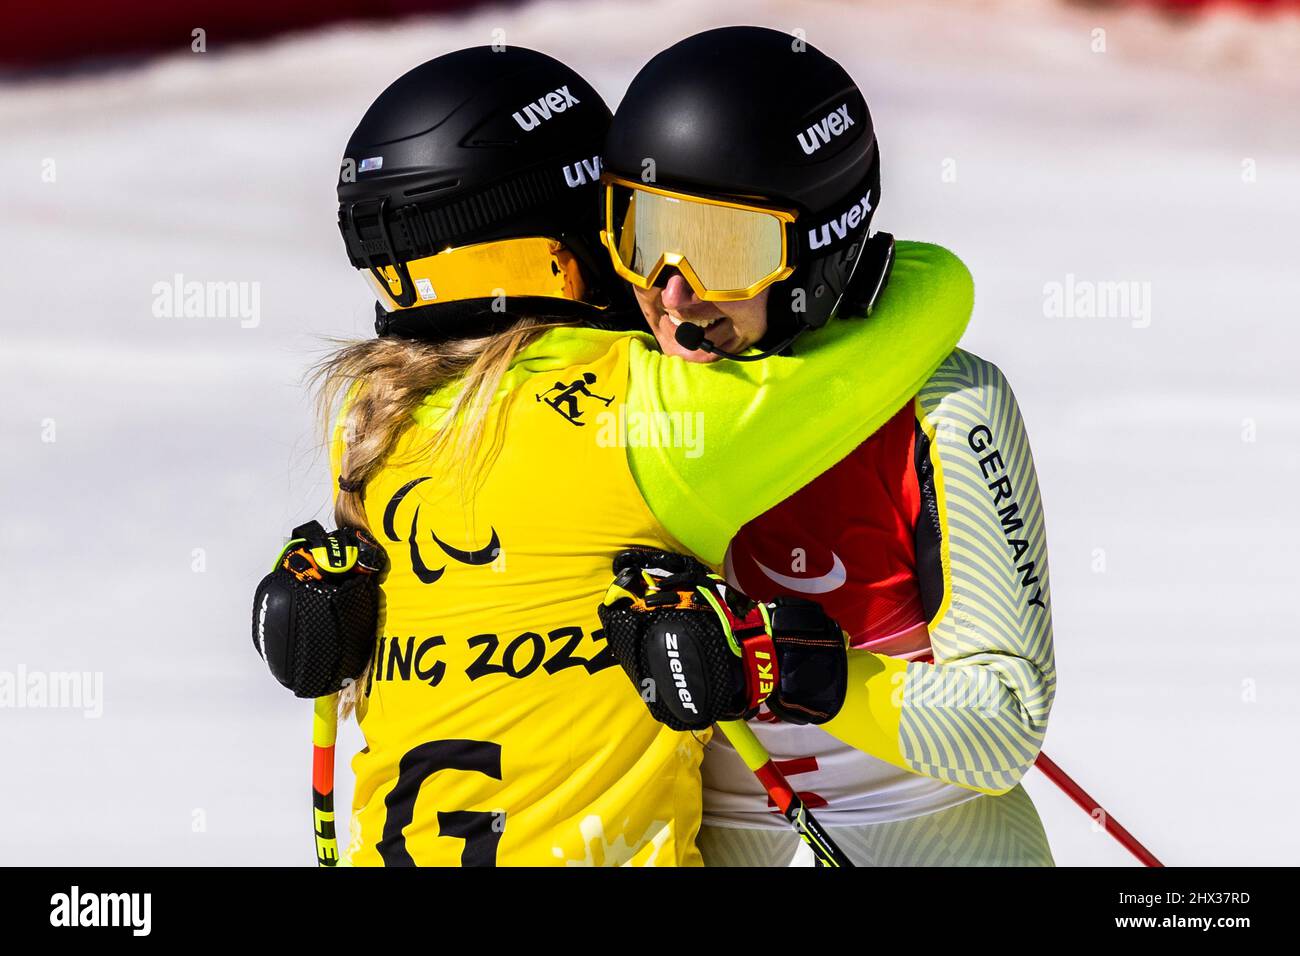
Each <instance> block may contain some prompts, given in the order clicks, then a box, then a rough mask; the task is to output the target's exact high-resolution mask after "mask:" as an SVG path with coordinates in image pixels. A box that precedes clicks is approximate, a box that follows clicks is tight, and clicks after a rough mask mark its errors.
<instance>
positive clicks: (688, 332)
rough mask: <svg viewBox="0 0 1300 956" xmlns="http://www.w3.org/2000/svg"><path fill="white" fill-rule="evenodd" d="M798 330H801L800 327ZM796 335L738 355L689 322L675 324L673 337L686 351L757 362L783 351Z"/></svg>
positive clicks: (737, 360)
mask: <svg viewBox="0 0 1300 956" xmlns="http://www.w3.org/2000/svg"><path fill="white" fill-rule="evenodd" d="M800 331H802V329H801V330H800ZM797 336H798V333H797V332H796V333H795V334H794V335H791V336H790V337H789V338H787V339H785V340H784V341H783V342H778V343H777V344H776V345H773V346H772V347H771V348H766V349H763V351H761V352H759V353H757V354H755V355H738V354H737V353H735V352H728V351H726V350H724V349H720V348H718V347H717V346H716V345H714V344H713V343H712V342H710V341H709V340H708V339H706V338H705V337H704V329H702V328H700V327H699V326H698V325H693V324H692V323H690V322H683V323H682V324H681V325H679V326H677V332H676V333H675V334H674V336H673V337H674V338H675V339H676V340H677V344H678V345H680V346H681V347H682V348H684V349H686V350H687V351H688V352H695V351H697V350H703V351H705V352H708V353H709V354H710V355H720V356H722V357H723V358H729V359H731V360H732V361H735V362H757V361H759V360H760V359H765V358H767V357H768V356H769V355H776V354H777V353H778V352H784V351H785V350H786V349H788V348H789V347H790V346H791V344H792V343H793V342H794V340H795V338H796V337H797Z"/></svg>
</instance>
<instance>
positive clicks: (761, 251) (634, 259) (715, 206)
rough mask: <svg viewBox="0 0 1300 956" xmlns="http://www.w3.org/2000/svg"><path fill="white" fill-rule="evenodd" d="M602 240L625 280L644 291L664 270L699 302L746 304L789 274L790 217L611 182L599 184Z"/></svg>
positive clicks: (779, 212)
mask: <svg viewBox="0 0 1300 956" xmlns="http://www.w3.org/2000/svg"><path fill="white" fill-rule="evenodd" d="M605 188H606V196H605V202H606V230H605V243H606V245H607V246H608V247H609V251H610V254H611V256H612V257H613V259H614V267H615V269H616V270H617V271H618V273H619V274H620V275H622V276H623V277H624V278H625V279H628V280H629V281H631V282H633V283H634V284H636V285H638V286H641V287H642V288H649V287H650V286H651V285H653V284H654V283H655V280H656V279H657V278H658V276H659V273H660V272H661V271H662V270H663V269H664V268H666V267H671V268H675V269H677V270H678V271H680V272H681V273H682V275H683V276H684V277H685V278H686V280H687V281H688V282H689V283H690V284H691V286H692V287H693V288H694V289H695V293H696V294H697V295H698V296H699V297H700V298H702V299H706V300H709V299H712V300H722V299H747V298H750V297H752V296H754V295H757V294H758V293H759V292H761V291H762V290H763V289H764V288H766V287H767V286H768V285H770V284H771V283H773V282H776V281H778V280H779V279H783V278H785V277H786V276H788V275H789V274H790V272H791V271H792V270H791V267H790V265H789V263H788V261H787V260H788V256H787V249H786V233H785V224H786V223H787V222H793V221H794V216H793V214H791V213H787V212H784V211H779V210H765V209H757V208H751V207H745V206H741V205H738V204H730V203H723V202H716V201H706V200H703V199H698V198H695V197H690V196H684V195H680V194H670V193H665V192H664V191H661V190H654V189H652V188H647V187H639V186H631V185H626V184H624V183H621V182H618V181H611V182H608V183H607V184H606V187H605Z"/></svg>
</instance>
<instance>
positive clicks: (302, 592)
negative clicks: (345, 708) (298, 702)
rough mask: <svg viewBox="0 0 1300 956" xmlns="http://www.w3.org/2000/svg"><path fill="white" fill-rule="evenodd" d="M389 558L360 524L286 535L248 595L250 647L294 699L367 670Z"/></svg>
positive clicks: (321, 692) (314, 526) (319, 693)
mask: <svg viewBox="0 0 1300 956" xmlns="http://www.w3.org/2000/svg"><path fill="white" fill-rule="evenodd" d="M387 567H388V556H387V555H386V554H385V553H384V550H383V548H381V547H380V546H379V544H378V543H377V542H376V541H375V539H374V538H372V537H371V536H370V535H369V534H367V533H366V532H365V531H363V530H361V529H359V528H358V529H354V528H340V529H339V530H337V531H331V532H329V533H328V534H326V532H325V529H323V528H322V527H321V526H320V524H319V522H316V521H309V522H308V523H307V524H304V525H300V526H299V527H297V528H294V529H293V534H292V540H290V541H289V543H288V544H287V545H285V547H284V550H282V551H281V552H280V556H279V557H278V558H276V561H275V567H274V569H273V570H272V571H271V573H270V574H268V575H267V576H266V577H264V578H263V579H262V581H261V583H260V584H258V586H257V592H256V593H255V594H254V596H253V646H254V647H256V648H257V652H258V653H259V654H260V655H261V656H262V659H263V660H264V661H266V664H267V666H268V667H270V669H271V673H272V674H273V675H274V676H275V679H276V680H278V681H279V682H280V683H281V684H283V685H284V686H285V687H287V688H289V689H290V690H291V691H293V693H294V696H296V697H323V696H325V695H326V694H332V693H334V692H335V691H337V690H339V689H341V688H342V687H344V686H346V685H347V683H348V682H349V681H354V680H356V679H357V678H358V677H360V676H361V674H362V672H363V671H364V670H365V667H366V662H367V661H369V660H370V654H371V652H372V651H373V650H374V646H375V634H376V631H377V630H378V622H379V576H380V574H381V573H382V572H383V571H384V570H385V569H386V568H387Z"/></svg>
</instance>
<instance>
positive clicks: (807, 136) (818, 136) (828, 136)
mask: <svg viewBox="0 0 1300 956" xmlns="http://www.w3.org/2000/svg"><path fill="white" fill-rule="evenodd" d="M852 125H854V124H853V117H851V116H850V115H849V104H848V103H841V104H840V105H839V106H837V107H835V110H834V111H833V112H831V113H827V114H826V115H825V116H823V117H822V118H821V119H820V120H818V121H817V122H816V123H814V124H813V125H812V126H809V127H808V128H807V129H806V130H804V131H803V132H802V133H800V134H799V137H798V139H799V148H800V149H802V150H803V151H804V154H805V155H808V156H811V155H812V154H813V153H815V152H817V150H819V149H821V148H822V147H823V146H825V145H826V144H827V143H829V142H830V141H831V140H832V139H834V138H835V137H836V136H839V135H840V134H841V133H843V132H844V131H845V130H847V129H848V128H849V127H850V126H852Z"/></svg>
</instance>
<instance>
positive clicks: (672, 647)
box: [664, 633, 699, 714]
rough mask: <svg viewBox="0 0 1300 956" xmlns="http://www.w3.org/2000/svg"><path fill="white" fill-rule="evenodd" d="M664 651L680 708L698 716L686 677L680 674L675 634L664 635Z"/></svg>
mask: <svg viewBox="0 0 1300 956" xmlns="http://www.w3.org/2000/svg"><path fill="white" fill-rule="evenodd" d="M664 650H666V651H667V652H668V669H669V670H671V671H672V672H673V683H674V684H676V685H677V697H678V699H680V700H681V702H682V706H683V707H685V708H686V709H687V710H689V711H690V712H691V713H692V714H698V713H699V710H698V709H697V708H696V706H695V698H694V697H692V696H691V689H690V688H689V687H687V686H686V675H685V674H684V673H682V657H681V654H679V653H678V652H677V635H676V634H672V633H667V634H664Z"/></svg>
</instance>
